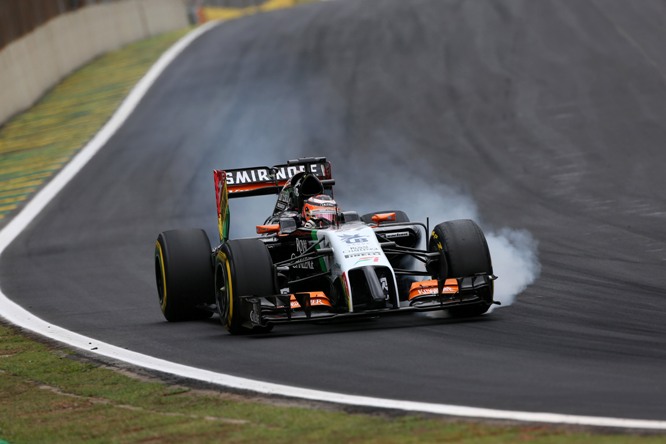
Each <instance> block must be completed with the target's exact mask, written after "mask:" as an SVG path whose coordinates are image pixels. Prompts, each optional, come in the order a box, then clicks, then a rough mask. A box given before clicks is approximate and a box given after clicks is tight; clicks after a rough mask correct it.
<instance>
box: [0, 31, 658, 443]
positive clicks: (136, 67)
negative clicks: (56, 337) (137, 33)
mask: <svg viewBox="0 0 666 444" xmlns="http://www.w3.org/2000/svg"><path fill="white" fill-rule="evenodd" d="M184 32H185V31H180V32H176V33H170V34H166V35H163V36H159V37H156V38H152V39H149V40H146V41H143V42H139V43H136V44H133V45H129V46H128V47H126V48H123V49H122V50H120V51H115V52H112V53H109V54H107V55H105V56H103V57H101V58H99V59H97V60H95V61H93V62H92V63H90V64H89V65H87V66H86V67H84V68H83V69H81V70H79V71H77V72H76V73H74V74H72V75H71V76H70V77H68V78H67V79H65V80H64V81H63V82H62V83H61V84H60V85H58V86H57V87H55V88H54V89H53V90H52V91H51V92H50V93H49V94H47V95H46V96H45V97H44V98H43V100H41V101H40V103H38V104H37V105H36V106H35V107H33V108H32V109H30V110H28V111H27V112H25V113H23V114H21V115H19V116H17V117H16V118H14V119H13V120H12V121H10V122H9V123H7V124H6V125H5V126H4V127H3V128H2V129H0V206H1V205H3V204H2V202H5V204H7V202H11V203H12V204H13V205H14V208H17V207H20V206H21V205H22V204H23V203H24V202H25V200H26V199H27V198H29V197H30V196H31V195H32V193H34V191H35V190H36V189H38V188H39V187H40V186H41V185H42V184H43V183H44V181H46V180H48V179H49V177H50V176H51V175H52V174H53V173H54V172H56V171H57V170H58V169H59V168H60V167H61V166H62V165H63V164H64V163H65V162H67V161H68V160H69V159H70V158H71V156H72V155H73V154H74V153H76V152H77V151H78V149H80V148H81V147H82V146H83V145H84V144H85V143H86V141H88V140H89V139H90V138H91V137H92V136H93V135H94V134H95V132H96V131H97V130H98V129H99V128H100V127H101V126H102V125H103V124H104V123H105V122H106V120H107V119H108V118H109V117H110V116H111V114H112V113H113V111H114V110H115V109H116V107H117V106H118V105H119V103H120V102H121V100H122V99H123V98H124V97H125V95H126V94H127V93H128V91H129V90H130V89H131V87H132V86H133V85H134V84H135V83H136V81H137V80H138V79H139V78H140V77H141V76H142V74H143V73H145V72H146V71H147V70H148V68H149V67H150V65H151V64H152V63H153V62H154V61H155V60H156V59H157V57H158V56H159V55H160V54H161V53H162V52H163V51H164V50H165V49H166V48H167V47H168V46H169V45H171V44H172V43H173V42H174V41H175V40H176V39H177V38H178V37H180V36H182V35H183V34H184ZM3 196H4V197H3ZM7 205H8V204H7ZM0 208H1V207H0ZM12 211H15V209H14V210H5V212H4V213H2V210H1V209H0V218H2V217H3V215H11V214H12ZM136 372H140V370H137V369H135V370H134V373H132V374H128V371H127V370H125V369H120V368H118V367H114V366H112V365H110V364H108V365H107V364H103V363H101V362H100V361H96V360H92V359H90V358H89V357H85V356H81V355H80V354H79V353H77V352H75V351H72V350H69V349H67V348H63V347H60V346H57V345H54V344H52V343H49V342H44V341H42V340H36V339H35V338H33V337H32V336H31V335H28V334H25V333H24V332H21V331H19V330H17V329H16V328H14V327H10V326H7V325H3V324H0V443H2V441H7V442H10V443H22V442H27V443H33V442H49V443H51V442H56V443H57V442H67V443H70V442H90V443H95V442H123V443H125V442H160V443H162V442H165V443H169V442H178V443H182V442H188V443H191V442H228V443H255V442H271V443H282V442H284V443H292V442H299V443H300V442H317V443H339V442H350V443H412V442H465V443H521V442H534V443H577V442H580V443H583V442H585V443H587V442H591V441H592V442H599V443H627V442H636V443H658V442H660V443H663V442H665V437H664V436H656V435H653V436H641V435H635V434H621V433H618V432H614V434H601V433H600V432H599V431H590V430H581V429H571V428H558V427H545V426H533V425H516V424H513V425H501V424H500V425H498V424H489V423H484V422H472V421H459V420H453V419H447V418H441V417H432V416H425V415H413V414H409V415H408V414H395V413H393V414H388V413H375V414H368V413H348V412H346V411H345V410H344V409H342V408H338V407H335V408H334V407H323V406H321V405H313V404H309V403H305V402H287V401H285V400H276V399H270V398H261V397H258V396H252V397H249V396H248V397H244V396H240V395H238V394H232V393H226V392H225V391H224V390H223V389H219V390H200V389H195V388H193V387H195V386H192V387H185V386H181V385H174V384H170V383H168V382H166V381H163V380H159V379H157V378H153V377H148V376H146V375H143V376H142V377H138V376H137V374H136Z"/></svg>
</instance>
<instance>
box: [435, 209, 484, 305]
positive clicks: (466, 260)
mask: <svg viewBox="0 0 666 444" xmlns="http://www.w3.org/2000/svg"><path fill="white" fill-rule="evenodd" d="M428 250H429V251H431V252H439V253H440V254H441V257H440V264H445V265H444V266H443V267H442V268H440V269H438V270H435V271H434V272H433V278H434V279H438V278H461V277H468V276H475V275H478V274H485V275H492V274H493V266H492V261H491V258H490V251H489V249H488V243H487V241H486V237H485V236H484V234H483V231H481V228H480V227H479V226H478V225H477V224H476V223H475V222H474V221H472V220H469V219H460V220H452V221H447V222H442V223H440V224H438V225H437V226H435V228H434V229H433V230H432V233H431V235H430V240H429V242H428ZM442 273H445V274H446V275H445V276H442ZM492 300H493V283H492V281H491V282H490V285H489V287H488V289H487V291H486V292H485V294H483V295H482V302H480V303H478V304H474V305H467V306H460V307H452V308H451V309H449V314H451V315H452V316H455V317H468V316H478V315H481V314H483V313H485V312H486V311H488V309H489V308H490V305H491V304H492Z"/></svg>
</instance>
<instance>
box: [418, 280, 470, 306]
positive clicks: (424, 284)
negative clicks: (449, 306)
mask: <svg viewBox="0 0 666 444" xmlns="http://www.w3.org/2000/svg"><path fill="white" fill-rule="evenodd" d="M457 292H458V281H456V280H455V279H447V280H446V281H445V282H444V288H442V293H443V294H455V293H457ZM426 294H437V279H431V280H428V281H420V282H414V283H413V284H412V286H411V288H410V289H409V300H410V301H411V300H412V299H414V298H415V297H418V296H423V295H426Z"/></svg>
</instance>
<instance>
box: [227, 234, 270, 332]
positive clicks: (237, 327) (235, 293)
mask: <svg viewBox="0 0 666 444" xmlns="http://www.w3.org/2000/svg"><path fill="white" fill-rule="evenodd" d="M276 288H277V286H276V282H275V275H274V272H273V260H272V259H271V256H270V253H269V252H268V248H266V245H264V243H263V242H261V241H260V240H258V239H235V240H230V241H228V242H226V243H225V244H224V245H222V247H221V248H220V249H219V250H218V252H217V254H216V256H215V301H216V303H217V311H218V314H219V316H220V322H221V323H222V325H224V326H225V327H226V328H227V330H228V331H229V333H231V334H232V335H236V334H244V333H265V332H268V331H270V330H271V329H272V325H268V326H263V327H258V326H255V327H252V323H251V320H250V316H251V312H252V305H251V304H250V303H248V302H246V301H244V300H243V299H242V298H241V296H257V297H263V296H270V295H275V294H276V293H277V291H276Z"/></svg>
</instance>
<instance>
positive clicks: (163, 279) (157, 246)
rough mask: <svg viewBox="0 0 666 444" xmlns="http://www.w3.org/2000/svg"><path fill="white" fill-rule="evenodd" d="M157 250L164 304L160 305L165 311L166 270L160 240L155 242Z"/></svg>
mask: <svg viewBox="0 0 666 444" xmlns="http://www.w3.org/2000/svg"><path fill="white" fill-rule="evenodd" d="M155 251H157V255H158V257H159V260H160V272H161V273H162V304H161V305H160V307H161V308H162V312H164V311H165V310H166V306H167V285H166V270H165V267H164V253H162V245H160V242H159V241H157V242H155Z"/></svg>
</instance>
